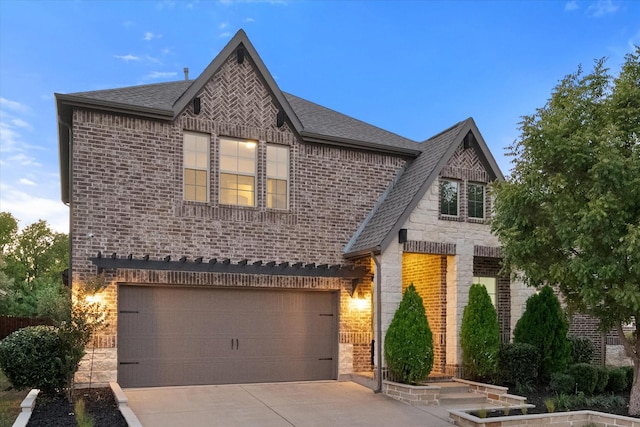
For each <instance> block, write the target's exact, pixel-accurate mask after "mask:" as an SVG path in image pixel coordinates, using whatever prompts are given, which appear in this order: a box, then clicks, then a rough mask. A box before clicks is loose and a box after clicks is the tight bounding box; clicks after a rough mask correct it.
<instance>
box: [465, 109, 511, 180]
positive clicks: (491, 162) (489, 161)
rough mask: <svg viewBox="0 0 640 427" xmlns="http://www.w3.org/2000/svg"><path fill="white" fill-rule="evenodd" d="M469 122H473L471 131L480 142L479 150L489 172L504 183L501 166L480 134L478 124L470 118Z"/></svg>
mask: <svg viewBox="0 0 640 427" xmlns="http://www.w3.org/2000/svg"><path fill="white" fill-rule="evenodd" d="M469 120H470V121H471V129H470V130H471V132H473V135H474V136H475V137H476V140H477V141H478V148H480V151H481V154H482V155H483V156H484V160H486V166H488V167H489V172H491V173H493V174H494V176H495V177H496V179H498V180H500V181H504V175H503V174H502V171H501V170H500V166H498V163H497V162H496V159H495V158H494V157H493V154H491V150H489V146H488V145H487V143H486V142H485V140H484V137H483V136H482V134H481V133H480V130H479V129H478V126H476V122H475V121H474V120H473V118H469ZM465 135H466V133H465Z"/></svg>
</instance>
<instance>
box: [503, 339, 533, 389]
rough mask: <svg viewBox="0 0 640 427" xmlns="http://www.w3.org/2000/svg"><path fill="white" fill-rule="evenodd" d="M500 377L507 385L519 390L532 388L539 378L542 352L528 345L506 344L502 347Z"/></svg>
mask: <svg viewBox="0 0 640 427" xmlns="http://www.w3.org/2000/svg"><path fill="white" fill-rule="evenodd" d="M499 359H500V368H501V372H500V376H501V377H502V380H503V381H504V382H505V383H507V384H513V385H515V386H518V387H519V388H520V387H522V386H531V385H533V384H534V382H535V380H536V378H537V376H538V367H539V365H540V352H539V351H538V349H537V348H536V347H535V346H533V345H531V344H527V343H505V344H502V345H501V346H500V357H499Z"/></svg>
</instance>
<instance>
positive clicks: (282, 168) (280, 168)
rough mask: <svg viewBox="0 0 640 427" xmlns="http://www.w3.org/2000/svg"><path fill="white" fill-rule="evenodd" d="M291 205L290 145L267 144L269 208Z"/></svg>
mask: <svg viewBox="0 0 640 427" xmlns="http://www.w3.org/2000/svg"><path fill="white" fill-rule="evenodd" d="M288 206H289V147H285V146H282V145H271V144H269V145H267V208H270V209H287V208H288Z"/></svg>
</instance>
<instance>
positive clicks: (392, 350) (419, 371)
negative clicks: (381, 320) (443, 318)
mask: <svg viewBox="0 0 640 427" xmlns="http://www.w3.org/2000/svg"><path fill="white" fill-rule="evenodd" d="M384 358H385V361H386V362H387V368H388V370H389V374H390V378H391V379H392V380H394V381H400V382H402V383H405V384H415V383H416V382H418V381H422V380H424V379H425V378H427V376H428V375H429V372H431V368H432V367H433V336H432V334H431V329H430V328H429V323H428V321H427V316H426V314H425V311H424V305H423V303H422V298H421V297H420V295H418V293H417V292H416V288H415V287H414V286H413V283H412V284H411V285H409V287H407V289H406V290H405V292H404V295H403V297H402V301H400V306H399V307H398V310H396V313H395V314H394V316H393V320H391V324H390V325H389V329H388V330H387V335H386V336H385V340H384Z"/></svg>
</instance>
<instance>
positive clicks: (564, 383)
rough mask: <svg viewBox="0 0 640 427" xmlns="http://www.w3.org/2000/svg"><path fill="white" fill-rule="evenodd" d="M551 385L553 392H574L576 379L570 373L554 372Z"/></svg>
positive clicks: (560, 393)
mask: <svg viewBox="0 0 640 427" xmlns="http://www.w3.org/2000/svg"><path fill="white" fill-rule="evenodd" d="M549 387H550V388H551V391H552V392H554V393H556V394H558V395H562V394H568V393H573V392H574V391H575V388H576V379H575V378H573V377H572V376H571V375H569V374H562V373H560V372H554V373H553V374H551V383H550V385H549Z"/></svg>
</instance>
